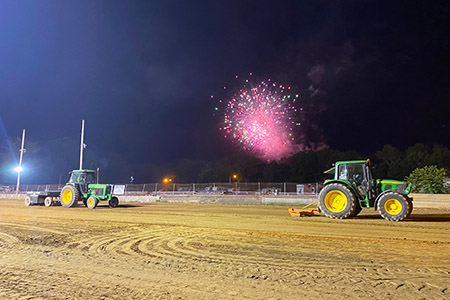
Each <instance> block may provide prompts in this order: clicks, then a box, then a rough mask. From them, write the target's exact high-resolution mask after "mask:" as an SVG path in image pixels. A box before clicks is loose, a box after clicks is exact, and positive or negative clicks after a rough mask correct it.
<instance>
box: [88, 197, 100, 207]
mask: <svg viewBox="0 0 450 300" xmlns="http://www.w3.org/2000/svg"><path fill="white" fill-rule="evenodd" d="M86 203H87V207H88V208H90V209H94V208H96V207H97V204H98V199H97V198H95V197H94V196H90V197H89V198H88V199H87V202H86Z"/></svg>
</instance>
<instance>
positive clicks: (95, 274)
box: [0, 200, 450, 299]
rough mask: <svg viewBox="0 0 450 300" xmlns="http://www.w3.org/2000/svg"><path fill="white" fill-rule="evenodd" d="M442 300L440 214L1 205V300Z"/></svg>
mask: <svg viewBox="0 0 450 300" xmlns="http://www.w3.org/2000/svg"><path fill="white" fill-rule="evenodd" d="M312 298H320V299H450V211H448V210H430V209H417V210H415V211H414V212H413V214H412V215H411V217H410V219H408V220H407V221H404V222H398V223H394V222H388V221H385V220H383V219H381V218H380V217H379V216H378V214H377V213H376V212H374V211H373V210H367V211H363V213H362V215H361V216H359V217H358V218H355V219H348V220H332V219H328V218H325V217H323V216H314V217H303V218H292V217H291V216H290V215H289V214H288V212H287V207H286V206H262V205H219V204H215V205H207V204H180V203H177V204H173V203H157V204H126V205H121V206H120V207H118V208H114V209H111V208H108V207H107V206H105V205H104V204H101V206H99V207H98V208H97V209H95V210H89V209H87V208H85V207H82V206H79V207H76V208H73V209H66V208H63V207H49V208H47V207H40V206H32V207H26V206H25V205H24V204H23V202H22V201H17V200H0V299H312Z"/></svg>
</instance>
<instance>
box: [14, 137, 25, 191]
mask: <svg viewBox="0 0 450 300" xmlns="http://www.w3.org/2000/svg"><path fill="white" fill-rule="evenodd" d="M24 146H25V129H24V130H23V131H22V146H21V147H20V159H19V166H18V167H17V168H16V171H17V186H16V194H18V193H19V187H20V172H22V159H23V153H24V152H25V148H24Z"/></svg>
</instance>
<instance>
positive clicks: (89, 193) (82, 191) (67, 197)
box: [60, 170, 119, 209]
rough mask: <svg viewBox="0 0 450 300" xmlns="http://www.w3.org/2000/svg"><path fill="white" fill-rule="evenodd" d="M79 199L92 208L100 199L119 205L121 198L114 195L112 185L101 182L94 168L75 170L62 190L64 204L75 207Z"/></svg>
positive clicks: (111, 205)
mask: <svg viewBox="0 0 450 300" xmlns="http://www.w3.org/2000/svg"><path fill="white" fill-rule="evenodd" d="M79 200H81V201H83V204H84V205H85V206H87V207H88V208H90V209H94V208H96V207H97V204H98V202H99V201H108V205H109V207H117V206H118V205H119V199H118V198H117V197H115V196H112V185H110V184H99V183H98V180H97V173H96V171H93V170H73V171H72V172H70V179H69V182H68V183H66V185H65V186H64V187H63V188H62V190H61V193H60V201H61V205H62V206H64V207H75V206H77V204H78V201H79Z"/></svg>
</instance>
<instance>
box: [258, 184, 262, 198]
mask: <svg viewBox="0 0 450 300" xmlns="http://www.w3.org/2000/svg"><path fill="white" fill-rule="evenodd" d="M258 195H261V182H258Z"/></svg>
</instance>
